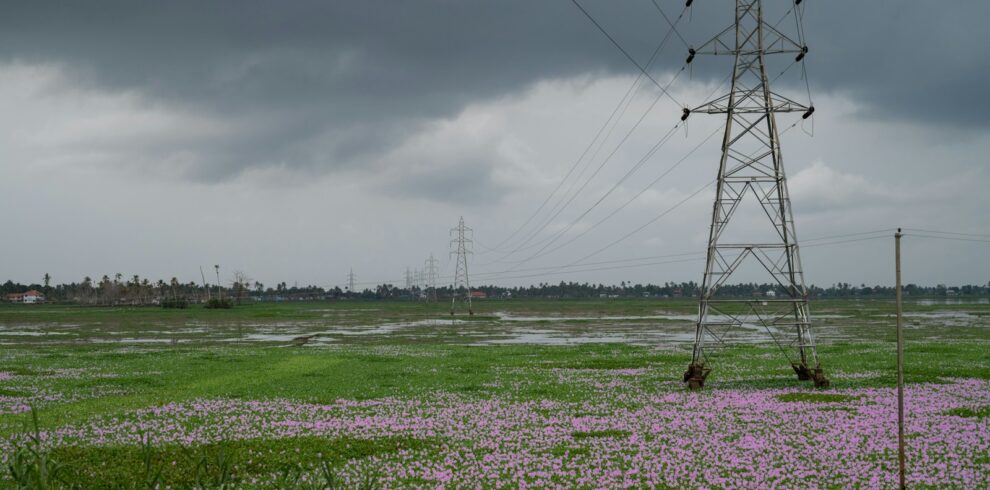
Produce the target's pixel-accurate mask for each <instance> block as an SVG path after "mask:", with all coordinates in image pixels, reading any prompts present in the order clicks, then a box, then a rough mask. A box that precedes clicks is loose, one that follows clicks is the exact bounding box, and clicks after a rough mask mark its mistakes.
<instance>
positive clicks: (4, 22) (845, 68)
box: [0, 0, 990, 186]
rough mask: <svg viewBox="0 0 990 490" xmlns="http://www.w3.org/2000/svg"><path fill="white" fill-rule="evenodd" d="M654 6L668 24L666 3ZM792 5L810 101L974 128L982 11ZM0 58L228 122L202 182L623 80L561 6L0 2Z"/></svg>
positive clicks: (645, 8) (705, 17) (615, 20)
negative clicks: (560, 81) (804, 49)
mask: <svg viewBox="0 0 990 490" xmlns="http://www.w3.org/2000/svg"><path fill="white" fill-rule="evenodd" d="M658 2H659V3H660V4H661V5H662V6H664V7H665V8H666V9H667V12H668V14H670V15H672V16H676V15H677V13H678V12H680V11H681V8H682V5H683V2H680V1H677V2H672V1H669V0H658ZM584 3H585V5H586V7H587V8H588V10H589V11H590V12H592V13H593V14H594V15H595V16H596V18H597V19H598V20H599V21H600V22H601V23H602V25H604V26H605V27H606V28H608V29H609V30H610V31H611V32H612V33H613V34H614V35H615V36H616V38H617V39H618V40H619V42H620V43H622V44H623V45H624V46H625V47H626V48H627V49H628V51H629V52H630V53H631V54H632V55H633V56H634V57H636V58H637V59H639V60H641V61H642V60H645V59H646V58H647V57H648V56H649V53H650V52H651V50H652V48H653V47H654V46H655V45H656V43H657V42H658V41H659V38H660V37H661V36H662V34H663V32H664V31H665V26H666V24H665V23H664V21H663V19H662V18H661V17H660V16H659V15H658V14H657V12H656V10H655V9H654V7H653V5H652V4H651V3H650V2H649V1H647V0H644V1H628V2H612V1H602V0H595V1H593V0H586V1H585V2H584ZM804 3H805V5H807V13H806V24H807V32H808V36H809V38H810V39H809V43H810V44H811V57H810V59H809V62H810V67H811V77H812V79H813V82H814V85H815V86H816V87H817V88H819V89H825V90H830V91H838V92H841V93H845V94H848V95H850V96H852V97H853V98H854V99H855V100H857V101H858V102H859V103H861V104H862V107H863V112H864V113H868V114H873V115H875V116H876V117H881V118H886V117H898V118H902V117H903V118H911V119H915V120H921V121H925V122H926V123H929V124H947V125H951V126H959V125H966V124H973V125H979V126H986V125H987V124H988V123H990V116H988V110H990V107H988V103H987V101H986V99H985V98H983V99H979V98H974V97H972V95H973V94H974V93H976V92H977V90H978V89H979V88H980V86H981V85H982V84H984V83H986V80H987V79H988V78H990V57H988V56H986V55H985V54H984V50H983V47H982V43H983V41H984V40H983V37H984V34H982V32H983V26H982V25H981V23H982V22H983V21H984V20H985V19H987V18H990V3H987V2H984V1H981V0H967V1H960V2H952V3H951V4H944V5H943V4H942V3H937V4H933V3H929V2H895V1H893V0H887V1H874V2H854V1H852V0H841V1H839V0H829V1H827V2H825V1H821V0H817V1H816V0H808V1H806V2H804ZM695 4H696V8H695V11H694V12H693V13H692V14H691V17H690V22H688V21H687V20H686V21H685V22H683V23H682V24H681V27H680V31H681V32H682V33H683V35H684V36H685V38H686V39H687V40H688V41H689V42H691V43H692V44H700V43H701V42H702V41H704V39H705V38H706V37H707V36H708V35H709V34H710V33H713V32H715V31H716V30H717V29H718V28H719V27H721V26H722V25H725V24H727V23H728V22H729V20H730V19H729V17H730V16H731V8H730V7H729V5H730V4H729V2H727V1H724V0H723V1H719V2H710V1H709V2H706V1H702V2H695ZM766 4H767V5H768V10H769V9H771V6H772V7H773V9H777V8H780V10H781V11H782V10H783V8H782V7H780V6H782V5H783V6H786V5H789V2H783V1H781V2H773V1H770V0H768V1H767V2H766ZM775 11H777V10H775ZM727 13H728V14H729V15H726V14H727ZM684 51H685V47H684V46H683V44H681V43H680V41H678V40H677V39H672V40H671V43H670V45H669V46H668V47H667V49H666V51H665V53H664V55H663V56H662V57H661V62H660V63H659V64H658V66H657V67H656V69H657V70H660V69H663V68H669V69H676V68H678V67H680V65H681V63H682V62H683V58H684ZM0 58H2V59H3V60H5V61H19V62H25V63H36V62H37V63H57V64H60V65H64V66H66V67H67V69H68V70H69V73H70V75H71V77H72V83H75V84H81V85H88V86H90V87H92V88H95V89H98V90H105V91H135V92H137V93H140V94H141V95H142V96H143V97H146V98H147V99H148V100H149V101H151V102H154V103H164V104H174V105H176V106H181V107H186V108H188V109H189V110H194V111H201V112H204V113H207V114H210V115H211V116H213V117H217V118H220V119H222V120H225V121H229V124H230V125H231V127H232V128H234V129H235V130H234V131H231V133H230V134H231V135H230V136H229V137H227V138H224V139H220V140H216V141H212V142H199V143H197V144H196V145H194V146H193V147H191V148H189V149H188V151H189V152H192V153H194V154H196V155H197V159H198V160H199V161H201V162H202V164H201V165H198V166H196V167H195V168H194V169H193V170H191V171H188V172H187V174H186V175H187V177H189V178H192V179H196V180H203V181H219V180H223V179H225V178H229V177H230V176H232V175H237V174H238V173H239V172H241V171H242V170H244V169H245V168H251V167H258V166H267V165H283V166H287V167H290V168H300V169H304V170H312V171H325V170H326V169H329V168H335V167H341V166H354V165H359V164H361V163H362V161H363V160H364V159H366V158H369V157H371V156H374V155H380V154H382V153H383V152H386V151H388V150H389V149H391V148H393V147H394V146H396V145H397V144H399V143H400V142H401V141H402V138H403V136H404V135H406V134H409V133H410V132H412V131H414V130H415V128H416V127H417V125H418V124H419V123H420V122H423V121H425V120H428V119H430V118H436V117H443V116H449V115H452V114H454V113H456V112H457V111H458V110H459V109H461V108H462V107H464V106H465V104H467V103H470V102H472V101H478V100H483V99H486V98H490V97H494V96H499V95H503V94H507V93H512V92H515V91H518V90H520V89H521V88H523V87H525V86H527V85H528V84H530V83H532V82H534V81H536V80H540V79H545V78H553V77H567V76H573V75H577V74H582V73H588V72H606V73H608V72H612V73H634V72H635V71H634V70H635V68H634V67H632V65H631V64H630V63H628V61H626V60H625V59H624V58H623V57H622V55H621V54H619V53H618V52H617V51H616V50H615V48H614V47H613V46H611V45H610V44H609V42H608V41H607V40H606V39H605V38H604V37H602V35H601V34H600V33H599V32H598V31H597V30H595V28H594V26H592V25H591V24H590V23H589V22H588V20H587V19H586V18H584V16H583V15H582V14H581V13H580V11H578V10H577V9H576V8H575V7H574V6H573V5H572V4H571V3H570V2H569V1H567V0H546V1H542V0H541V1H533V0H500V1H488V2H482V1H453V0H422V1H404V2H396V1H376V0H361V1H353V2H342V1H338V2H234V1H231V2H177V1H169V2H132V1H125V2H59V3H48V2H40V1H38V2H22V3H18V4H11V3H7V4H5V5H4V6H3V7H2V12H0ZM696 65H697V66H695V67H694V71H693V76H694V78H695V79H696V80H697V79H703V78H708V77H716V78H719V79H720V78H721V77H722V74H723V73H724V72H725V70H726V69H727V65H726V60H724V59H723V60H718V61H712V60H708V59H706V60H699V62H698V63H696ZM699 102H700V101H699ZM492 185H493V186H494V185H495V184H494V183H492Z"/></svg>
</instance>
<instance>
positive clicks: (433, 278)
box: [423, 254, 440, 303]
mask: <svg viewBox="0 0 990 490" xmlns="http://www.w3.org/2000/svg"><path fill="white" fill-rule="evenodd" d="M439 263H440V262H439V261H438V260H437V259H434V258H433V254H430V258H428V259H426V263H425V264H424V265H425V268H424V270H423V276H424V277H423V279H424V281H425V284H424V285H423V288H424V289H425V290H426V291H425V292H426V301H427V302H434V303H435V302H436V301H437V277H438V276H439V275H440V267H439Z"/></svg>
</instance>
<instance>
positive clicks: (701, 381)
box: [684, 362, 712, 391]
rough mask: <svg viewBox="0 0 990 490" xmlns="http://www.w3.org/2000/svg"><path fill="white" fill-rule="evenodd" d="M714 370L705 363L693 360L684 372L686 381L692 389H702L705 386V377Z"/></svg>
mask: <svg viewBox="0 0 990 490" xmlns="http://www.w3.org/2000/svg"><path fill="white" fill-rule="evenodd" d="M711 371H712V370H711V369H707V368H705V365H704V364H701V363H694V362H692V363H691V364H690V365H688V368H687V371H685V372H684V382H685V383H687V386H688V389H690V390H691V391H695V390H700V389H702V388H704V387H705V378H707V377H708V373H710V372H711Z"/></svg>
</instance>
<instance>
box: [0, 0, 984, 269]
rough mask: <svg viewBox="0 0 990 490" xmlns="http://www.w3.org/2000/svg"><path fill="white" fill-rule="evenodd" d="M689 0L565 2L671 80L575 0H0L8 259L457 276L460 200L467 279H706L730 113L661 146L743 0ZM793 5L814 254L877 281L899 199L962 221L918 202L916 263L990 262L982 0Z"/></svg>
mask: <svg viewBox="0 0 990 490" xmlns="http://www.w3.org/2000/svg"><path fill="white" fill-rule="evenodd" d="M764 3H765V4H766V7H765V8H766V10H767V19H768V22H771V23H775V22H777V19H778V18H783V19H784V20H783V21H781V22H780V24H779V26H780V29H781V30H782V31H785V32H788V33H791V34H793V33H795V32H796V29H797V27H796V26H797V24H796V23H795V21H794V20H793V15H790V16H786V17H784V16H783V14H784V13H786V12H788V11H789V10H790V6H791V3H790V2H786V1H773V0H766V1H765V2H764ZM695 4H696V5H695V6H693V7H692V8H691V9H690V10H686V9H685V8H684V3H683V2H682V1H672V0H656V5H655V4H654V2H653V1H652V0H628V1H622V2H614V1H607V0H580V5H581V6H582V7H584V8H585V9H586V11H587V12H588V13H589V14H590V15H591V16H592V17H593V18H594V19H595V21H597V22H598V23H599V25H601V27H602V28H603V29H604V30H605V31H607V32H608V33H609V34H610V35H611V36H612V37H613V39H614V40H615V42H616V43H617V44H619V45H620V46H622V48H623V49H624V50H625V51H626V52H627V53H628V55H629V57H631V58H633V60H635V61H636V63H637V64H639V65H640V66H643V67H647V71H648V72H649V73H650V76H651V77H652V78H653V79H654V80H656V81H658V83H660V84H663V85H667V84H668V83H669V85H667V86H668V87H669V89H668V94H669V96H667V95H663V94H662V93H661V92H660V91H659V89H658V88H657V86H655V85H654V84H653V83H652V82H650V81H648V80H646V79H645V77H639V75H640V70H639V68H637V66H636V64H634V63H633V62H631V61H630V60H629V59H627V57H626V56H625V55H624V54H623V53H622V52H621V51H620V50H619V49H617V47H616V46H615V45H614V44H613V43H612V42H611V41H610V40H609V39H608V38H607V37H606V36H605V35H603V33H602V32H600V31H599V29H598V28H597V27H596V26H595V24H593V23H592V22H591V21H590V20H589V19H588V17H586V16H585V14H584V13H582V12H581V10H580V9H579V8H578V7H577V6H576V5H575V3H573V2H572V1H570V0H542V1H537V2H534V1H531V0H501V1H498V2H491V1H488V2H483V1H477V0H462V1H451V0H420V1H416V2H393V1H380V0H361V1H337V2H307V1H299V2H275V1H271V2H265V1H252V2H233V1H230V2H183V1H172V2H129V1H120V2H110V1H92V2H69V3H65V2H48V1H32V2H0V206H2V209H3V210H4V211H3V218H2V221H3V223H4V226H3V227H2V230H3V232H4V235H5V238H6V239H5V240H3V243H4V250H3V251H4V253H3V254H0V279H3V280H6V279H12V280H14V281H20V282H39V281H40V280H41V277H42V276H43V275H44V274H45V273H49V274H51V276H52V277H53V281H54V282H56V283H58V282H71V281H79V280H81V279H82V278H83V277H84V276H91V277H94V278H98V277H100V276H102V275H104V274H107V275H113V274H114V273H117V272H119V273H122V274H124V275H125V276H126V277H130V276H132V275H134V274H138V275H140V276H142V277H150V278H152V279H158V278H164V279H168V278H171V277H173V276H174V277H177V278H179V279H180V280H182V281H193V280H195V281H199V279H200V274H199V271H200V267H201V266H202V267H204V268H210V267H212V265H213V264H219V265H220V266H221V272H222V274H223V275H224V277H225V280H226V279H229V276H230V275H231V274H232V273H233V272H234V271H242V272H244V273H245V274H247V275H248V276H249V277H251V278H253V279H255V280H257V281H260V282H262V283H264V284H266V285H269V286H271V285H274V284H275V283H276V282H283V281H284V282H286V283H288V284H289V285H293V284H298V285H300V286H301V285H309V284H313V285H318V286H323V287H330V286H343V285H344V284H345V283H346V278H347V274H348V272H349V271H350V270H352V269H353V271H354V274H355V275H356V276H357V282H358V283H359V285H362V286H371V285H374V284H380V283H383V282H390V283H393V284H397V285H402V284H403V283H404V274H405V271H406V269H407V268H410V269H413V270H415V269H422V268H423V264H424V261H425V259H426V258H427V257H428V256H429V255H430V254H433V255H434V256H435V257H436V258H438V259H439V263H440V268H441V270H440V273H441V279H440V281H439V282H440V283H441V284H443V283H445V282H449V279H448V276H450V275H452V274H453V263H454V261H453V259H452V258H451V257H450V255H449V252H450V241H449V231H450V229H451V228H452V227H454V226H455V225H456V224H457V222H458V219H459V218H460V217H462V216H463V217H464V220H465V222H466V223H467V225H468V226H469V227H471V228H472V229H473V236H474V242H473V250H474V254H473V255H472V256H471V257H470V262H469V272H470V273H471V275H472V276H471V277H472V280H471V282H472V284H501V285H525V284H533V283H541V282H552V283H556V282H560V281H562V280H563V281H578V282H592V283H605V284H617V283H619V282H621V281H626V282H632V283H648V282H649V283H664V282H667V281H677V282H680V281H691V280H694V281H699V280H700V279H701V275H702V272H703V268H704V262H703V260H699V259H698V254H699V252H703V251H704V249H705V246H706V242H707V238H708V229H709V225H710V219H711V210H712V201H713V199H714V191H713V190H712V188H711V187H705V185H706V184H707V183H709V182H711V181H712V179H714V178H715V175H716V172H717V167H718V160H719V154H720V149H719V140H720V134H719V128H720V127H721V125H722V124H723V123H724V119H723V118H724V116H717V115H705V114H693V115H692V116H691V117H690V118H689V120H688V122H687V124H686V125H682V126H680V127H678V128H677V129H676V130H674V132H673V133H671V134H670V136H669V137H668V138H666V140H665V141H664V143H663V144H662V145H661V146H660V147H659V149H657V150H656V151H655V152H653V153H651V152H650V150H651V148H652V147H653V146H654V145H656V144H657V143H658V141H660V140H661V137H663V136H664V135H665V134H668V132H669V131H671V129H672V128H673V127H674V126H675V125H677V123H678V122H679V117H680V114H681V108H682V107H684V106H688V107H696V106H699V105H701V104H702V103H704V102H706V101H707V100H709V99H711V98H712V96H713V95H715V96H717V95H719V94H722V93H725V92H727V90H728V87H727V86H726V85H725V84H724V83H723V82H724V80H726V77H727V76H728V75H729V73H730V70H731V68H732V60H731V57H726V56H699V57H698V58H697V59H696V60H695V61H694V62H693V63H692V64H691V65H690V67H688V68H686V69H683V70H682V67H683V66H684V61H685V58H686V55H687V46H688V45H690V46H700V45H702V44H703V43H704V42H705V41H706V40H707V39H709V38H711V37H712V36H713V35H714V34H715V33H717V32H719V31H720V30H721V29H723V28H724V27H726V26H729V25H730V24H731V22H732V13H733V2H730V1H727V0H719V1H708V2H695ZM802 6H803V7H802V10H801V12H802V19H803V23H802V24H801V25H803V32H804V40H805V42H806V43H807V45H808V46H809V53H808V56H807V58H806V60H805V63H804V70H802V67H801V65H800V64H794V63H792V62H791V61H792V60H791V57H792V56H793V55H778V56H768V61H767V63H768V73H769V76H770V77H776V78H775V79H774V81H773V87H774V90H775V91H777V92H779V93H781V94H786V95H788V96H792V97H793V98H795V100H798V101H800V102H802V103H806V102H809V94H810V102H811V103H813V105H814V106H815V108H816V112H815V115H814V117H813V118H812V119H809V120H807V121H803V122H802V121H801V120H800V117H799V115H793V114H791V115H788V114H783V115H780V116H778V117H779V119H778V121H779V125H780V127H781V128H790V129H788V130H787V131H786V132H785V133H784V134H783V136H782V153H783V157H784V158H783V159H784V166H785V170H786V173H787V177H788V181H789V189H790V194H791V199H792V204H793V211H794V217H795V221H796V228H797V233H798V238H799V239H800V240H802V245H803V246H802V248H801V254H802V260H803V265H804V271H805V276H806V279H805V280H806V282H807V283H809V284H817V285H822V286H827V285H830V284H834V283H837V282H848V283H852V284H861V283H865V284H870V285H873V284H891V283H892V282H893V257H892V250H893V238H892V233H893V232H892V229H893V228H896V227H904V228H906V229H910V230H936V231H945V232H952V233H957V234H958V235H942V236H943V237H945V236H948V237H955V238H959V239H956V240H947V239H937V238H932V237H930V236H921V235H926V234H928V235H931V233H925V232H919V231H910V230H909V231H908V232H907V236H906V237H905V239H904V240H905V242H904V252H905V266H904V271H905V272H904V277H905V281H906V282H914V283H920V284H937V283H945V284H950V285H951V284H986V283H987V282H988V281H990V261H988V260H987V259H986V256H987V253H988V252H990V243H987V240H988V239H990V237H988V235H990V217H988V216H987V209H988V207H990V197H988V195H990V194H988V193H987V192H986V189H987V187H988V185H990V173H988V165H987V161H988V157H987V155H988V154H990V102H988V99H987V98H986V97H982V96H980V95H981V92H982V89H983V88H984V85H985V84H986V80H988V79H990V53H988V52H987V51H986V50H985V49H982V46H983V45H984V44H985V43H986V40H987V39H986V38H987V36H986V34H985V29H984V26H983V23H984V21H985V19H987V18H990V3H987V2H984V1H980V0H960V1H958V2H953V4H952V5H951V6H945V5H941V4H939V5H936V4H932V3H930V2H917V1H893V0H879V1H874V2H856V1H852V0H830V1H828V2H823V1H815V0H807V1H805V2H803V3H802ZM658 7H659V8H658ZM661 12H662V13H663V14H661ZM663 15H666V16H667V18H668V19H669V20H670V21H676V26H677V28H676V32H672V31H670V29H669V24H668V22H667V20H665V18H664V17H663ZM775 25H777V24H775ZM668 33H669V34H668ZM789 35H790V34H789ZM665 37H666V38H667V41H666V42H664V43H663V45H662V49H660V50H659V51H658V54H657V56H656V58H655V60H654V62H653V63H649V60H650V57H651V53H653V52H654V50H655V49H656V48H657V46H658V45H660V44H661V41H662V40H663V39H664V38H665ZM780 73H783V74H782V75H779V76H777V75H778V74H780ZM805 81H807V85H806V83H805ZM627 92H629V93H630V94H631V95H630V97H629V98H628V99H624V96H625V95H626V94H627ZM623 101H625V103H623ZM655 101H656V102H655ZM617 107H619V111H618V112H617V113H616V114H618V115H619V116H620V117H617V118H613V119H611V120H610V119H609V117H610V114H613V111H615V110H616V108H617ZM640 118H641V122H640V123H639V124H638V125H637V120H639V119H640ZM607 121H612V123H614V124H611V125H607V126H603V125H606V122H607ZM795 123H797V124H795ZM602 127H606V130H605V131H604V132H603V133H602V134H603V135H607V137H605V138H604V139H595V137H596V134H597V133H598V131H599V129H600V128H602ZM627 135H628V136H627ZM589 145H590V146H589ZM586 148H590V150H589V151H587V152H586V153H584V157H583V158H582V154H583V152H585V149H586ZM599 167H600V170H596V169H598V168H599ZM572 168H574V169H575V170H574V171H573V172H570V173H569V171H570V169H572ZM627 174H628V175H627ZM613 187H614V188H613ZM555 189H557V192H554V191H555ZM603 196H604V197H603ZM544 202H546V203H547V204H546V205H545V206H542V207H541V204H542V203H544ZM558 210H559V212H558ZM737 217H738V220H739V222H740V223H742V224H743V225H746V224H749V223H752V226H759V225H760V223H761V222H760V221H759V220H758V218H759V217H758V216H746V215H737ZM734 219H736V218H734ZM877 230H882V232H880V233H878V234H865V235H852V234H859V233H865V232H874V231H877ZM874 236H885V237H886V238H881V239H869V240H860V241H850V240H851V239H858V238H871V237H874ZM827 237H839V238H832V239H828V238H827ZM816 239H817V240H816ZM981 240H982V241H981ZM761 279H762V278H760V277H759V276H758V275H756V276H751V277H750V276H745V277H744V276H741V277H740V280H745V281H747V282H748V281H751V280H756V281H760V282H764V281H763V280H761Z"/></svg>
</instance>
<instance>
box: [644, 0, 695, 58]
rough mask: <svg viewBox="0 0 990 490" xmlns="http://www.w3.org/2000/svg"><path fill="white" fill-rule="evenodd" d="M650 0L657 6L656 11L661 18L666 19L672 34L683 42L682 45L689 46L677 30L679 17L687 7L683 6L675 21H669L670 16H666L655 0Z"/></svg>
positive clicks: (682, 15)
mask: <svg viewBox="0 0 990 490" xmlns="http://www.w3.org/2000/svg"><path fill="white" fill-rule="evenodd" d="M650 1H651V2H653V6H654V7H656V8H657V12H660V15H661V16H663V20H665V21H667V25H668V26H670V29H671V30H673V31H674V34H676V35H677V38H678V39H680V40H681V42H682V43H684V47H685V48H690V47H691V46H690V45H689V44H688V42H687V41H685V40H684V36H681V33H680V32H677V23H679V22H680V21H681V18H682V17H684V12H687V9H688V7H684V9H683V10H681V15H678V16H677V22H671V21H670V18H669V17H667V14H666V13H665V12H664V11H663V9H662V8H660V4H659V3H657V0H650Z"/></svg>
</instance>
